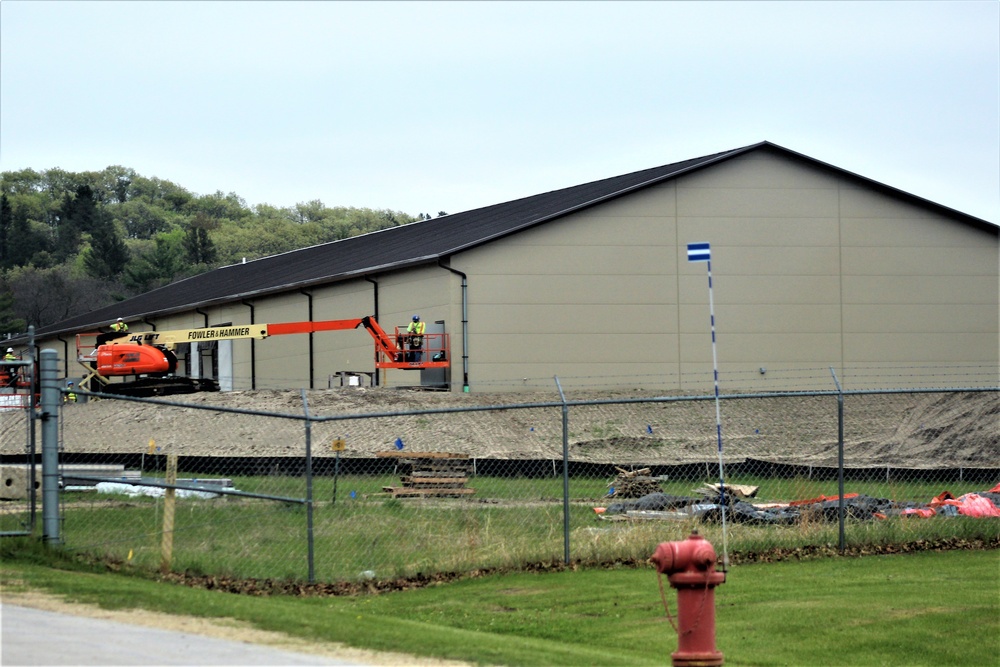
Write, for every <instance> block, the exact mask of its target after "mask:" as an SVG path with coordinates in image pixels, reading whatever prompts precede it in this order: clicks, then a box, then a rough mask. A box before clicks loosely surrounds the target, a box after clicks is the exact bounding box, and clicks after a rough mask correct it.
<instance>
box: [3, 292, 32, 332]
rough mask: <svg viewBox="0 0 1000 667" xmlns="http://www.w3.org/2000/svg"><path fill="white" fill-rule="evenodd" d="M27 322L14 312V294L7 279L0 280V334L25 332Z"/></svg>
mask: <svg viewBox="0 0 1000 667" xmlns="http://www.w3.org/2000/svg"><path fill="white" fill-rule="evenodd" d="M27 328H28V325H27V323H26V322H25V321H24V320H23V319H21V318H19V317H17V316H15V314H14V295H13V294H11V292H10V288H8V287H7V285H6V281H0V336H7V335H16V334H19V333H23V332H24V330H25V329H27Z"/></svg>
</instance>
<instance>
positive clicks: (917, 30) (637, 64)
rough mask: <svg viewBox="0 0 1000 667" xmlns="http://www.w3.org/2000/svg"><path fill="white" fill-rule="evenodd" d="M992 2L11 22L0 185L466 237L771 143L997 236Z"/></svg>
mask: <svg viewBox="0 0 1000 667" xmlns="http://www.w3.org/2000/svg"><path fill="white" fill-rule="evenodd" d="M998 26H1000V3H998V2H996V1H995V0H991V1H977V2H961V1H948V2H905V1H899V2H856V3H854V2H775V3H754V2H597V1H593V2H499V3H492V2H401V3H395V2H381V3H380V2H303V3H296V2H265V1H260V2H155V1H147V2H42V1H37V0H4V1H3V2H2V3H0V171H9V170H16V169H24V168H33V169H37V170H43V169H50V168H53V167H60V168H62V169H66V170H69V171H89V170H100V169H103V168H105V167H107V166H109V165H122V166H125V167H131V168H133V169H135V170H136V171H137V172H138V173H140V174H142V175H144V176H150V177H153V176H155V177H159V178H162V179H167V180H170V181H173V182H175V183H177V184H178V185H181V186H182V187H185V188H187V189H188V190H191V191H192V192H194V193H196V194H211V193H213V192H216V191H219V190H221V191H223V192H226V193H228V192H235V193H236V194H238V195H239V196H241V197H243V198H244V199H245V200H246V202H247V203H248V204H249V205H251V206H253V205H256V204H260V203H268V204H272V205H275V206H281V207H284V206H293V205H294V204H296V203H298V202H305V201H310V200H314V199H320V200H322V201H323V203H324V204H326V205H327V206H367V207H372V208H379V209H384V208H388V209H393V210H399V211H404V212H406V213H410V214H412V215H416V214H417V213H434V214H436V213H437V212H438V211H442V210H443V211H447V212H449V213H456V212H459V211H464V210H468V209H472V208H477V207H480V206H486V205H490V204H495V203H499V202H504V201H510V200H512V199H517V198H520V197H526V196H530V195H534V194H538V193H542V192H548V191H550V190H554V189H557V188H561V187H568V186H571V185H577V184H580V183H585V182H587V181H592V180H597V179H601V178H607V177H610V176H616V175H619V174H624V173H628V172H631V171H636V170H639V169H645V168H648V167H655V166H659V165H664V164H669V163H671V162H677V161H679V160H685V159H688V158H693V157H699V156H702V155H708V154H711V153H716V152H720V151H724V150H729V149H732V148H738V147H741V146H747V145H750V144H754V143H757V142H760V141H764V140H767V141H771V142H773V143H776V144H779V145H781V146H784V147H785V148H788V149H791V150H793V151H797V152H799V153H804V154H806V155H808V156H810V157H813V158H816V159H818V160H821V161H824V162H828V163H830V164H833V165H835V166H837V167H841V168H843V169H846V170H848V171H852V172H855V173H858V174H860V175H862V176H866V177H868V178H872V179H874V180H876V181H880V182H882V183H885V184H888V185H891V186H893V187H896V188H899V189H902V190H905V191H907V192H910V193H912V194H915V195H918V196H920V197H923V198H925V199H929V200H931V201H934V202H937V203H939V204H943V205H945V206H949V207H952V208H955V209H958V210H960V211H962V212H965V213H969V214H971V215H974V216H977V217H980V218H984V219H986V220H989V221H991V222H994V223H1000V27H998Z"/></svg>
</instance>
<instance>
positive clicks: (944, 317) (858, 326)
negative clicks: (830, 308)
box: [844, 303, 997, 334]
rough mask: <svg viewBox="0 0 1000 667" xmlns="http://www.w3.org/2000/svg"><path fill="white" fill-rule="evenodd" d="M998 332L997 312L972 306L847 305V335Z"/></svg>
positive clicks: (845, 317)
mask: <svg viewBox="0 0 1000 667" xmlns="http://www.w3.org/2000/svg"><path fill="white" fill-rule="evenodd" d="M996 329H997V320H996V312H995V311H992V310H991V309H989V308H983V307H982V306H981V305H978V304H976V305H972V304H927V303H922V304H917V305H909V306H907V305H899V304H879V305H871V304H853V305H845V306H844V332H845V333H849V334H850V333H877V332H885V333H893V332H895V333H917V334H924V333H983V334H989V333H993V332H995V331H996Z"/></svg>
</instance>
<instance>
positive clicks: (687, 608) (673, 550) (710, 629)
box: [650, 532, 726, 667]
mask: <svg viewBox="0 0 1000 667" xmlns="http://www.w3.org/2000/svg"><path fill="white" fill-rule="evenodd" d="M717 559H718V557H717V555H716V553H715V548H714V547H712V545H711V543H709V542H708V541H707V540H706V539H705V538H704V537H702V536H701V535H698V534H697V532H694V533H692V534H691V535H690V536H688V538H687V539H686V540H681V541H678V542H662V543H660V545H659V546H658V547H657V548H656V551H655V552H654V553H653V555H652V557H651V558H650V560H651V561H652V562H653V564H654V565H656V571H657V572H658V573H660V574H664V575H667V580H668V581H669V582H670V586H671V587H672V588H675V589H677V625H676V626H675V627H676V629H677V651H675V652H674V653H672V654H671V655H670V657H671V658H672V660H673V665H674V667H695V666H699V667H706V666H717V665H722V664H724V662H725V657H724V656H723V654H722V653H720V652H719V651H718V650H717V649H716V648H715V587H716V586H718V585H719V584H722V583H724V582H725V580H726V574H725V573H724V572H717V571H716V570H715V563H716V560H717ZM664 603H665V602H664ZM668 615H669V612H668Z"/></svg>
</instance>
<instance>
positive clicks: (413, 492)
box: [382, 486, 476, 498]
mask: <svg viewBox="0 0 1000 667" xmlns="http://www.w3.org/2000/svg"><path fill="white" fill-rule="evenodd" d="M382 491H384V492H385V493H389V494H392V497H393V498H426V497H428V496H431V497H434V498H457V497H459V496H471V495H472V494H474V493H475V492H476V490H475V489H470V488H464V489H420V488H413V487H410V486H383V487H382Z"/></svg>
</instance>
